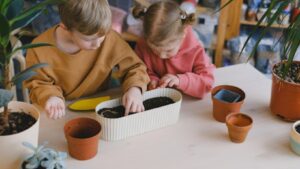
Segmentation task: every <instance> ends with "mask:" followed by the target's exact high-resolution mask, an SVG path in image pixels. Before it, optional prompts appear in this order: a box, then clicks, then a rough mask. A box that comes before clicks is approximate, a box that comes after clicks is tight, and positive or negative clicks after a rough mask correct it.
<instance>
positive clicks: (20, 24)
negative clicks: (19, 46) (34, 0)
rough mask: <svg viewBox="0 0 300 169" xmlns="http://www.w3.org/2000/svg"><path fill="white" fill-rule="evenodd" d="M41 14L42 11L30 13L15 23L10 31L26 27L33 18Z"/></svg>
mask: <svg viewBox="0 0 300 169" xmlns="http://www.w3.org/2000/svg"><path fill="white" fill-rule="evenodd" d="M41 13H42V10H38V11H36V12H34V13H31V14H30V15H28V16H27V17H25V18H23V19H20V20H18V21H16V22H14V23H13V24H12V25H11V28H12V30H15V29H18V28H22V27H25V26H27V25H28V24H30V23H31V22H32V21H33V20H34V19H35V18H37V17H38V16H39V15H40V14H41Z"/></svg>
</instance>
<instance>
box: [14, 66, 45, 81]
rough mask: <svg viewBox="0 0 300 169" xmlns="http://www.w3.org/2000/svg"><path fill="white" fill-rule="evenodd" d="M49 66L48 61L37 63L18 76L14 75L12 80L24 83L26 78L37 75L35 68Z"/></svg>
mask: <svg viewBox="0 0 300 169" xmlns="http://www.w3.org/2000/svg"><path fill="white" fill-rule="evenodd" d="M45 66H48V64H47V63H40V64H35V65H33V66H31V67H29V68H27V69H25V70H24V71H22V72H20V73H18V74H17V75H16V76H14V77H13V78H12V80H11V83H12V84H15V85H16V84H18V83H22V82H23V81H24V80H26V79H29V78H31V77H32V76H34V75H36V72H34V71H35V69H38V68H42V67H45Z"/></svg>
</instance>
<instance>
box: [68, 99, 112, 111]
mask: <svg viewBox="0 0 300 169" xmlns="http://www.w3.org/2000/svg"><path fill="white" fill-rule="evenodd" d="M107 100H110V96H102V97H96V98H88V99H81V100H78V101H75V102H73V103H71V104H69V106H68V108H69V109H70V110H72V111H91V110H95V108H96V106H97V105H98V104H99V103H101V102H104V101H107Z"/></svg>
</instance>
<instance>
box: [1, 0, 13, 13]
mask: <svg viewBox="0 0 300 169" xmlns="http://www.w3.org/2000/svg"><path fill="white" fill-rule="evenodd" d="M10 3H11V0H1V1H0V13H2V14H3V15H4V16H5V15H6V13H7V9H8V6H9V5H10Z"/></svg>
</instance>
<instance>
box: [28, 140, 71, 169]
mask: <svg viewBox="0 0 300 169" xmlns="http://www.w3.org/2000/svg"><path fill="white" fill-rule="evenodd" d="M23 145H24V146H25V147H28V148H29V149H31V150H32V151H33V153H32V154H31V155H30V156H29V157H27V158H26V159H25V161H24V162H26V163H27V164H26V165H25V169H37V168H38V167H40V166H41V167H44V168H45V169H65V168H66V166H65V163H64V160H65V159H66V158H67V153H65V152H59V151H55V150H53V149H51V148H45V145H46V143H44V144H43V145H41V146H38V147H34V146H33V145H32V144H30V143H28V142H23Z"/></svg>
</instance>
